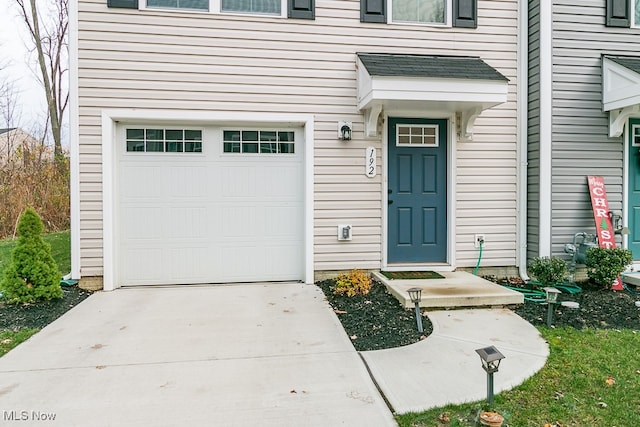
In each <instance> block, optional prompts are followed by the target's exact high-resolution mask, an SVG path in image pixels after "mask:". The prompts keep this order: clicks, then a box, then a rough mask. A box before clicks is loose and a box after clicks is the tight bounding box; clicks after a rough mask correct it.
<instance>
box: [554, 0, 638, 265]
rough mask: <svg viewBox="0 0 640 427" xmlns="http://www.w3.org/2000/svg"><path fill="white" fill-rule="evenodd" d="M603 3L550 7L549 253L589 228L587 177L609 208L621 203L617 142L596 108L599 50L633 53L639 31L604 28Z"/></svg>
mask: <svg viewBox="0 0 640 427" xmlns="http://www.w3.org/2000/svg"><path fill="white" fill-rule="evenodd" d="M604 6H605V2H603V1H598V0H587V1H583V2H579V3H576V2H572V1H568V0H555V1H554V7H553V64H554V67H553V97H554V99H553V118H552V119H553V121H552V123H553V146H552V147H553V163H552V175H553V177H552V186H553V187H552V188H553V191H552V192H553V194H552V196H551V197H552V198H551V200H552V252H553V254H554V255H559V256H565V257H566V254H564V251H563V248H564V244H565V243H568V242H570V241H572V239H573V235H574V234H575V233H577V232H581V231H588V232H593V231H595V224H594V221H593V216H592V212H591V202H590V199H589V193H588V186H587V179H586V176H587V175H599V176H603V177H604V179H605V184H606V186H607V193H608V198H609V204H610V208H611V209H614V210H616V209H617V210H619V209H620V208H621V207H622V176H623V144H622V140H621V138H614V139H612V138H609V137H608V129H609V122H608V114H606V113H603V112H602V103H601V102H602V84H601V80H602V75H601V66H600V55H601V54H602V53H623V54H637V52H638V44H637V43H638V40H639V37H638V36H640V30H638V29H619V28H608V27H605V26H604V16H605V9H604Z"/></svg>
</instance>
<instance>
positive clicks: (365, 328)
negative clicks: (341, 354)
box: [316, 280, 433, 351]
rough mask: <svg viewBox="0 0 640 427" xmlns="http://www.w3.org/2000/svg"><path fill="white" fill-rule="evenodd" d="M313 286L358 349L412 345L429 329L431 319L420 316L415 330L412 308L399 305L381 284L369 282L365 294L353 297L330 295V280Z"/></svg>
mask: <svg viewBox="0 0 640 427" xmlns="http://www.w3.org/2000/svg"><path fill="white" fill-rule="evenodd" d="M316 285H318V286H319V287H320V289H322V291H323V292H324V294H325V296H326V297H327V301H328V302H329V304H331V307H332V308H333V310H334V312H335V313H336V314H337V316H338V319H340V322H342V327H343V328H344V330H345V332H346V333H347V335H348V336H349V337H350V338H351V342H352V343H353V346H354V347H355V348H356V350H358V351H365V350H380V349H383V348H391V347H400V346H403V345H408V344H413V343H415V342H418V341H419V340H420V339H421V337H425V336H427V335H429V334H430V333H431V332H432V331H433V327H432V325H431V322H429V320H428V319H427V318H426V317H423V322H422V324H423V329H424V333H422V334H421V333H419V332H418V327H417V323H416V318H415V311H414V310H411V309H405V308H404V307H402V305H400V302H399V301H398V300H397V299H396V298H395V297H394V296H393V295H391V294H390V293H388V292H387V288H386V287H385V286H384V285H383V284H382V283H379V282H376V281H373V283H372V285H371V291H369V293H368V294H367V295H356V296H353V297H347V296H343V295H334V294H333V289H332V287H333V285H334V281H333V280H325V281H322V282H317V283H316Z"/></svg>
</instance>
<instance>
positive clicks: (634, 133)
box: [627, 118, 640, 260]
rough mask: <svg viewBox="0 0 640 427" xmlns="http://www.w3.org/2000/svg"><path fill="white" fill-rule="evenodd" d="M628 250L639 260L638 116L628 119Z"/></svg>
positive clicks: (639, 139)
mask: <svg viewBox="0 0 640 427" xmlns="http://www.w3.org/2000/svg"><path fill="white" fill-rule="evenodd" d="M628 188H629V193H628V198H629V209H628V213H627V215H628V217H629V218H628V220H627V222H628V226H629V232H630V233H629V240H628V245H629V248H628V249H629V250H631V252H632V253H633V259H634V260H640V118H638V119H630V120H629V185H628Z"/></svg>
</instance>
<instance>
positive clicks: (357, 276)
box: [333, 269, 371, 297]
mask: <svg viewBox="0 0 640 427" xmlns="http://www.w3.org/2000/svg"><path fill="white" fill-rule="evenodd" d="M370 290H371V277H369V275H368V274H367V273H366V272H364V271H362V270H358V269H353V270H352V271H351V272H349V273H346V274H341V275H340V276H338V278H337V279H336V285H335V287H334V288H333V293H334V294H335V295H346V296H348V297H352V296H355V295H366V294H368V293H369V291H370Z"/></svg>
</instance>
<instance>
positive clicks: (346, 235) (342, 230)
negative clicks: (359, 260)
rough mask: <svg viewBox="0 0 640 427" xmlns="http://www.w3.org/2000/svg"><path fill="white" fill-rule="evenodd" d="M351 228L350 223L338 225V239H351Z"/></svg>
mask: <svg viewBox="0 0 640 427" xmlns="http://www.w3.org/2000/svg"><path fill="white" fill-rule="evenodd" d="M351 233H352V228H351V225H350V224H340V225H338V240H351Z"/></svg>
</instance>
